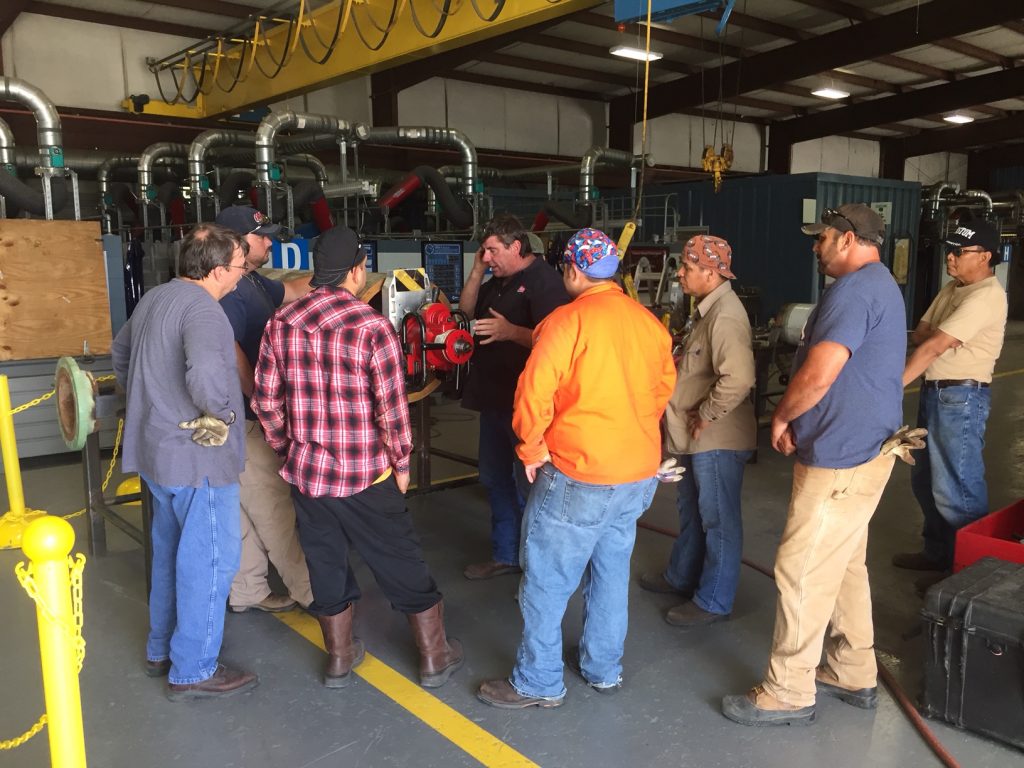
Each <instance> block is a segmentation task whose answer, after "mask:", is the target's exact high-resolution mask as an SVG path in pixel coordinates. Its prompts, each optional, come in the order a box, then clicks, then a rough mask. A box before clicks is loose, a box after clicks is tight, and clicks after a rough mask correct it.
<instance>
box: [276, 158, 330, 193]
mask: <svg viewBox="0 0 1024 768" xmlns="http://www.w3.org/2000/svg"><path fill="white" fill-rule="evenodd" d="M282 154H283V155H284V162H285V163H287V164H288V165H297V166H299V167H300V168H308V169H309V170H310V171H312V172H313V175H314V176H316V180H317V181H318V182H320V185H321V186H323V185H324V184H326V183H327V181H328V174H327V166H326V165H324V164H323V163H322V162H321V161H320V159H319V158H316V157H313V155H310V154H307V153H305V152H300V153H298V154H294V155H293V154H288V153H287V152H282Z"/></svg>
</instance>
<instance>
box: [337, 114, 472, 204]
mask: <svg viewBox="0 0 1024 768" xmlns="http://www.w3.org/2000/svg"><path fill="white" fill-rule="evenodd" d="M356 138H358V139H359V141H361V142H364V143H366V144H383V145H385V146H394V147H404V146H423V145H430V146H439V147H451V148H453V149H457V150H459V153H460V154H461V155H462V192H463V194H464V195H466V197H467V198H468V199H470V200H472V199H473V194H474V192H475V191H476V178H477V167H478V163H477V159H476V147H474V146H473V144H472V142H470V140H469V139H468V138H466V134H464V133H463V132H462V131H457V130H455V129H454V128H431V127H427V126H416V127H402V126H397V127H393V128H371V127H370V126H368V125H365V124H363V123H359V124H358V125H356Z"/></svg>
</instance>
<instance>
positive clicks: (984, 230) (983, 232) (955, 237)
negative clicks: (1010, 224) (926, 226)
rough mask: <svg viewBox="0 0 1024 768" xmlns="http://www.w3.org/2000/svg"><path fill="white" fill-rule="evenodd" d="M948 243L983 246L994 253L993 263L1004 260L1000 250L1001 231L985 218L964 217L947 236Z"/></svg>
mask: <svg viewBox="0 0 1024 768" xmlns="http://www.w3.org/2000/svg"><path fill="white" fill-rule="evenodd" d="M946 245H951V246H953V247H954V248H983V249H984V250H986V251H988V252H989V253H991V254H992V261H991V263H992V264H998V263H999V262H1000V261H1001V260H1002V253H1001V251H1000V250H999V232H998V230H997V229H996V228H995V226H993V225H992V224H990V223H989V222H987V221H985V220H984V219H962V220H961V221H960V223H959V224H958V225H957V228H956V229H954V230H953V231H952V232H951V233H950V234H949V235H948V236H947V237H946Z"/></svg>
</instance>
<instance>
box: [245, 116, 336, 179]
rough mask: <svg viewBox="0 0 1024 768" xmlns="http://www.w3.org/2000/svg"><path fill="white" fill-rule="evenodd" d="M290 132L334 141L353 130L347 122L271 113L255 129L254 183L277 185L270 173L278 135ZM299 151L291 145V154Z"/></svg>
mask: <svg viewBox="0 0 1024 768" xmlns="http://www.w3.org/2000/svg"><path fill="white" fill-rule="evenodd" d="M291 130H295V131H303V132H320V131H326V132H330V134H331V135H332V136H333V137H334V139H335V140H337V138H344V137H347V136H348V135H349V134H350V133H351V131H352V126H351V125H350V124H349V123H348V121H347V120H342V119H340V118H337V117H333V116H331V115H312V114H308V113H305V112H295V111H294V110H291V109H287V110H285V111H283V112H272V113H270V114H269V115H267V116H266V117H265V118H263V120H262V121H261V122H260V127H259V128H257V129H256V179H257V181H258V182H259V183H260V184H262V185H264V186H268V185H269V184H270V183H271V182H272V181H276V179H271V169H272V168H273V165H274V151H275V144H276V141H277V134H279V133H281V132H282V131H291ZM318 139H319V137H318ZM300 141H301V140H300ZM286 142H287V140H285V141H283V142H282V144H285V143H286ZM299 148H300V147H299V145H298V142H296V143H293V144H292V145H291V146H290V147H289V149H290V150H292V151H296V150H297V149H299ZM302 148H303V149H304V148H305V147H304V146H303V147H302Z"/></svg>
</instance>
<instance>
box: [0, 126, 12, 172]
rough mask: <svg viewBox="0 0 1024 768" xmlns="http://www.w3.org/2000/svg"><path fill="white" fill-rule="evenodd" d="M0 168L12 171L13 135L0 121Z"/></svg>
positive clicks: (9, 127)
mask: <svg viewBox="0 0 1024 768" xmlns="http://www.w3.org/2000/svg"><path fill="white" fill-rule="evenodd" d="M0 166H4V167H5V168H6V169H8V170H13V169H14V133H13V131H11V126H9V125H8V124H7V123H5V122H4V121H3V120H0Z"/></svg>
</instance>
